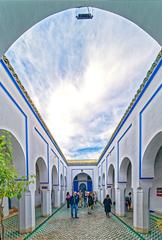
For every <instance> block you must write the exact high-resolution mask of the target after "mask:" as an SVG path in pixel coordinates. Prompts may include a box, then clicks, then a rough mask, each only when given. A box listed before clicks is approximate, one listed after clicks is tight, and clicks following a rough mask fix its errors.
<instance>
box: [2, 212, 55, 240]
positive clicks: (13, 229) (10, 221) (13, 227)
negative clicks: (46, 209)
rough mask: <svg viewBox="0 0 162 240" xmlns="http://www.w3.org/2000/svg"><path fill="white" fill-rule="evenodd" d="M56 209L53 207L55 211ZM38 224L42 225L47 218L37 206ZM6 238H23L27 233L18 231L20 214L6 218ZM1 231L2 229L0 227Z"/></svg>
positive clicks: (7, 239) (6, 239)
mask: <svg viewBox="0 0 162 240" xmlns="http://www.w3.org/2000/svg"><path fill="white" fill-rule="evenodd" d="M55 210H56V209H53V211H55ZM35 214H36V226H38V225H40V224H41V223H42V222H43V221H44V220H45V219H46V218H45V217H42V216H41V208H36V212H35ZM4 226H5V240H9V239H23V238H24V237H25V235H21V234H20V233H19V232H18V216H17V215H15V216H12V217H10V218H7V219H5V220H4ZM0 231H1V229H0Z"/></svg>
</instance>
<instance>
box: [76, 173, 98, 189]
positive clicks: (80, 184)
mask: <svg viewBox="0 0 162 240" xmlns="http://www.w3.org/2000/svg"><path fill="white" fill-rule="evenodd" d="M81 189H83V191H84V189H86V190H85V191H88V192H92V191H93V183H92V179H91V177H90V176H89V175H88V174H87V173H79V174H78V175H76V176H75V177H74V180H73V191H74V192H79V190H81Z"/></svg>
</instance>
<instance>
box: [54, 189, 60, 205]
mask: <svg viewBox="0 0 162 240" xmlns="http://www.w3.org/2000/svg"><path fill="white" fill-rule="evenodd" d="M53 190H54V207H55V208H59V207H60V206H61V202H60V192H61V191H60V190H59V187H58V186H54V187H53Z"/></svg>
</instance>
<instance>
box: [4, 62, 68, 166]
mask: <svg viewBox="0 0 162 240" xmlns="http://www.w3.org/2000/svg"><path fill="white" fill-rule="evenodd" d="M0 63H1V65H2V66H3V68H4V69H5V71H6V73H7V74H8V76H9V77H10V79H11V80H12V82H13V84H14V85H15V87H16V88H17V90H18V92H19V93H20V95H21V96H22V97H23V99H24V100H25V102H26V103H27V105H28V107H29V108H30V110H31V111H32V113H33V114H34V116H35V118H36V119H37V120H38V122H39V123H40V125H41V127H42V128H43V130H44V131H45V133H46V134H47V136H48V137H49V139H50V140H51V142H52V144H53V145H54V146H55V147H56V149H57V150H58V152H59V154H60V155H61V157H62V158H63V159H64V161H65V162H66V159H65V157H64V155H63V153H62V152H61V150H60V149H59V146H58V145H57V143H56V141H55V140H54V139H52V138H51V136H50V134H49V133H48V131H47V130H46V128H45V127H44V125H43V123H42V121H41V120H40V118H39V116H38V114H37V113H36V112H35V110H34V108H33V107H32V105H31V104H30V102H29V101H28V99H27V97H26V96H25V94H24V93H23V91H22V90H21V88H20V87H19V85H18V83H17V81H16V80H15V78H14V77H13V76H12V74H11V72H10V70H9V69H8V67H7V66H6V64H5V62H4V61H3V59H0Z"/></svg>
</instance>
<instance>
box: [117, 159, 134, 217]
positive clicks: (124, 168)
mask: <svg viewBox="0 0 162 240" xmlns="http://www.w3.org/2000/svg"><path fill="white" fill-rule="evenodd" d="M118 185H119V189H120V199H118V200H119V201H118V203H117V209H116V210H117V212H119V215H121V216H125V215H129V216H128V217H129V219H130V221H132V222H133V216H132V211H131V210H132V202H133V190H132V163H131V161H130V159H129V158H128V157H125V158H124V159H123V160H122V162H121V164H120V167H119V179H118ZM128 211H129V212H128Z"/></svg>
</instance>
